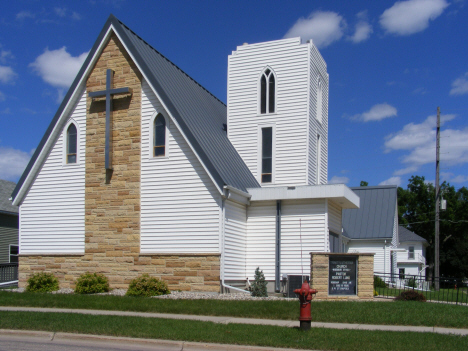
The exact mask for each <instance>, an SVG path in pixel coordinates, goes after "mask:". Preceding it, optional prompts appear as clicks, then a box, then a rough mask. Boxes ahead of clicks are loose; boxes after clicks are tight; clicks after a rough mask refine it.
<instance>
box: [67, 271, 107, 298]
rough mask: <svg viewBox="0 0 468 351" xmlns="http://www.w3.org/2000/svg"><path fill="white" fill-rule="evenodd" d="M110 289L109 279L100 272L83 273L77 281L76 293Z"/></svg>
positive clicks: (91, 292) (101, 291)
mask: <svg viewBox="0 0 468 351" xmlns="http://www.w3.org/2000/svg"><path fill="white" fill-rule="evenodd" d="M108 291H109V280H108V279H107V278H106V277H105V276H104V274H100V273H89V272H86V273H83V274H82V275H80V277H79V278H78V280H77V281H76V287H75V293H77V294H97V293H103V292H108Z"/></svg>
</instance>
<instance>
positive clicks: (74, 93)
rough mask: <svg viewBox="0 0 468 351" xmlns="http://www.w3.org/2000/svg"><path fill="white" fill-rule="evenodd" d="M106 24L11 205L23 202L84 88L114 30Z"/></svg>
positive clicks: (38, 149) (29, 166) (42, 141)
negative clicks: (64, 121) (103, 32)
mask: <svg viewBox="0 0 468 351" xmlns="http://www.w3.org/2000/svg"><path fill="white" fill-rule="evenodd" d="M106 26H109V28H108V29H107V30H106V32H105V34H104V35H103V34H102V33H101V35H100V37H101V36H102V38H101V40H99V41H96V43H95V45H94V47H93V49H91V51H90V53H89V55H88V57H87V58H86V60H85V63H84V64H83V66H82V68H81V70H80V72H79V73H78V75H77V77H76V78H75V81H74V82H73V84H72V86H71V87H70V90H69V91H68V93H67V95H66V96H65V98H64V100H63V102H62V104H61V106H60V107H59V110H58V111H57V114H56V115H55V117H54V119H53V120H52V122H51V124H50V125H49V128H48V130H47V131H46V133H45V135H44V137H43V140H41V143H40V144H39V145H41V144H42V147H38V148H37V149H36V152H37V155H36V153H35V154H34V155H33V157H32V158H31V161H30V163H31V162H32V164H31V165H29V164H28V167H27V168H26V170H25V173H23V176H24V175H25V174H26V176H25V178H24V179H20V182H19V183H18V184H21V185H20V188H19V189H18V190H17V189H15V191H16V190H17V192H16V194H15V192H14V193H13V194H12V197H13V201H12V204H13V205H15V206H20V205H21V203H22V202H23V199H24V197H25V196H26V194H27V192H28V191H29V188H30V187H31V185H32V183H33V181H34V179H35V178H36V175H37V173H38V171H39V170H40V168H41V167H42V165H43V163H44V162H45V159H46V158H47V155H48V154H49V151H50V149H51V148H52V147H53V144H54V142H55V140H56V139H57V137H58V135H59V134H60V132H61V131H62V123H61V122H62V121H63V119H64V116H68V115H69V114H70V112H71V109H72V108H73V107H74V106H75V104H76V102H77V100H78V98H79V95H80V94H79V92H81V91H82V90H83V89H84V88H85V84H86V78H87V76H88V74H89V73H90V70H91V68H92V67H93V66H94V64H95V63H96V61H97V59H98V57H99V55H100V53H101V51H102V50H103V48H104V44H105V43H106V41H107V40H108V39H109V37H110V34H111V31H113V30H114V28H113V26H112V24H110V25H109V24H106ZM106 26H105V27H106ZM105 27H104V28H105ZM114 32H115V30H114ZM96 44H99V45H96ZM96 46H97V47H96ZM64 104H65V105H64ZM44 138H46V139H45V140H44ZM28 168H29V171H27V169H28ZM26 172H27V173H26ZM23 176H22V178H23ZM21 182H22V183H21Z"/></svg>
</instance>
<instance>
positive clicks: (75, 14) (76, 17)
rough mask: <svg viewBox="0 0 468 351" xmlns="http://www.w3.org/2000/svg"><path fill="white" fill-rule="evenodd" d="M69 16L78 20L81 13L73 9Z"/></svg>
mask: <svg viewBox="0 0 468 351" xmlns="http://www.w3.org/2000/svg"><path fill="white" fill-rule="evenodd" d="M71 18H72V19H74V20H76V21H79V20H80V19H81V15H80V14H79V13H78V12H75V11H73V13H72V15H71Z"/></svg>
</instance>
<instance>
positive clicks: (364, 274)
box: [310, 252, 374, 300]
mask: <svg viewBox="0 0 468 351" xmlns="http://www.w3.org/2000/svg"><path fill="white" fill-rule="evenodd" d="M331 255H335V256H357V257H358V268H357V273H358V276H357V290H358V294H357V295H356V296H340V295H331V296H330V295H328V272H329V270H328V268H329V262H330V261H329V257H330V256H331ZM310 286H311V287H312V288H313V289H317V290H318V292H317V294H316V295H315V299H317V300H372V299H373V298H374V254H372V253H353V254H346V253H329V252H312V253H311V254H310Z"/></svg>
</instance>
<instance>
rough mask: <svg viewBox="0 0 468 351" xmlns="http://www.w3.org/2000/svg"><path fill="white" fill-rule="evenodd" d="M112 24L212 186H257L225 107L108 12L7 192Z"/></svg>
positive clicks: (32, 161) (53, 121) (19, 186)
mask: <svg viewBox="0 0 468 351" xmlns="http://www.w3.org/2000/svg"><path fill="white" fill-rule="evenodd" d="M111 25H112V26H113V27H114V29H115V31H116V32H117V34H118V35H119V36H120V38H121V39H122V41H123V43H124V45H125V46H126V47H127V48H128V50H129V51H130V53H131V55H132V56H133V58H134V59H135V61H136V62H135V63H136V64H137V65H138V66H139V67H140V69H141V70H142V73H143V74H144V75H145V76H146V77H147V78H148V83H149V84H150V85H151V86H152V87H153V88H154V89H155V91H156V93H157V94H158V95H159V97H160V98H161V100H162V101H163V102H164V104H165V106H166V107H167V109H168V112H169V113H170V114H171V115H172V116H173V117H174V118H175V120H176V121H177V123H178V124H179V126H180V128H181V129H182V132H183V133H184V134H185V136H186V137H187V139H188V140H189V142H190V143H191V145H192V146H193V148H194V149H195V151H196V153H197V154H198V155H199V156H200V158H201V160H202V162H203V163H204V164H205V166H206V167H207V169H208V171H209V172H210V174H211V176H212V177H213V179H214V181H215V182H216V184H217V185H218V186H219V187H220V188H222V187H223V186H224V185H231V186H233V187H235V188H237V189H239V190H242V191H246V189H247V188H248V187H249V188H255V187H259V186H260V185H259V184H258V182H257V180H256V179H255V177H254V176H253V174H252V173H251V172H250V170H249V168H248V167H247V165H246V164H245V163H244V161H243V160H242V158H241V157H240V155H239V154H238V153H237V151H236V149H235V148H234V146H233V145H232V144H231V142H230V141H229V139H228V138H227V135H226V132H225V131H224V130H223V123H226V120H227V112H226V105H224V104H223V103H222V102H221V101H220V100H219V99H217V98H216V97H215V96H214V95H212V94H211V93H210V92H208V91H207V90H206V89H205V88H203V87H202V86H201V85H200V84H198V83H197V82H196V81H195V80H193V79H192V78H191V77H190V76H188V75H187V74H186V73H185V72H183V71H182V70H181V69H180V68H178V67H177V66H176V65H175V64H173V63H172V62H171V61H169V60H168V59H167V58H166V57H164V56H163V55H161V54H160V53H159V52H158V51H156V50H155V49H154V48H152V47H151V46H150V45H149V44H148V43H146V42H145V41H144V40H143V39H141V38H140V37H139V36H137V35H136V34H135V33H134V32H133V31H131V30H130V29H129V28H128V27H127V26H126V25H125V24H123V23H122V22H121V21H119V20H118V19H117V18H116V17H115V16H114V15H110V16H109V18H108V19H107V22H106V24H105V25H104V28H103V29H102V31H101V33H100V35H99V37H98V39H97V40H96V42H95V43H94V46H93V48H92V49H91V51H90V52H89V54H88V57H87V58H86V60H85V62H84V63H83V66H82V67H81V69H80V71H79V73H78V75H77V77H76V78H75V80H74V82H73V84H72V85H71V87H70V89H69V90H68V93H67V95H66V96H65V98H64V100H63V102H62V103H61V105H60V107H59V109H58V111H57V113H56V114H55V116H54V119H53V120H52V122H51V123H50V125H49V127H48V129H47V131H46V133H45V135H44V137H43V138H42V140H41V142H40V144H39V146H38V147H37V148H36V151H35V152H34V155H33V156H32V158H31V160H30V162H29V164H28V166H27V167H26V169H25V171H24V173H23V175H22V176H21V178H20V180H19V182H18V185H17V186H16V188H15V190H14V192H13V195H12V196H13V197H16V195H17V194H18V191H19V190H20V189H21V187H22V185H23V183H24V181H25V180H26V177H27V175H28V173H29V172H30V170H31V168H32V166H33V165H34V163H35V162H36V160H37V158H38V156H39V154H40V152H41V150H42V148H43V147H44V145H45V143H46V141H47V139H48V138H49V136H50V134H51V133H52V130H53V128H54V126H55V124H56V123H57V122H58V119H59V118H60V115H61V114H62V112H63V110H64V109H65V106H66V103H67V101H68V100H69V99H70V98H71V97H72V95H73V92H74V91H75V89H76V87H77V86H78V83H79V81H80V78H81V76H83V74H84V73H85V71H86V68H87V66H88V65H89V64H90V62H91V59H92V57H93V56H94V54H95V53H96V51H97V50H98V49H99V45H100V43H101V41H102V40H103V39H104V37H105V35H106V33H107V31H108V29H109V27H110V26H111Z"/></svg>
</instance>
